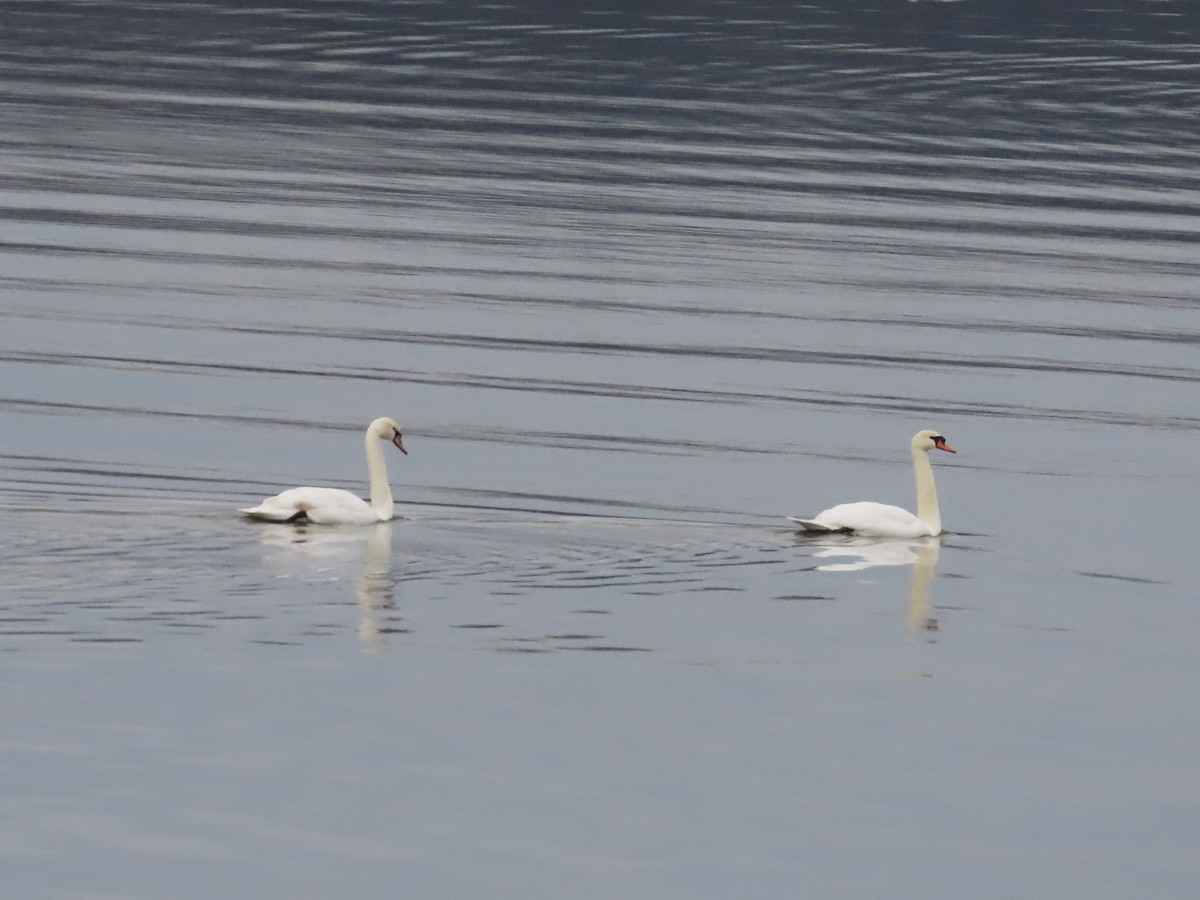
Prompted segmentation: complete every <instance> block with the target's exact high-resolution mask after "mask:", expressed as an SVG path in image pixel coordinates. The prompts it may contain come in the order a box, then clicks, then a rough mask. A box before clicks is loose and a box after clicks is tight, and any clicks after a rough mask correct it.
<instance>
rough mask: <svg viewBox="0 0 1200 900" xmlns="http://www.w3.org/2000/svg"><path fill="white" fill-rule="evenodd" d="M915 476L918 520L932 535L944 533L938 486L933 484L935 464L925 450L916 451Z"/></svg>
mask: <svg viewBox="0 0 1200 900" xmlns="http://www.w3.org/2000/svg"><path fill="white" fill-rule="evenodd" d="M912 458H913V474H915V475H916V477H917V518H918V519H920V520H921V524H922V525H924V526H925V527H926V528H928V529H929V533H930V534H941V533H942V514H941V511H940V510H939V509H938V498H937V486H936V485H935V484H934V483H933V464H932V463H930V462H929V454H928V453H927V452H925V451H924V450H916V449H914V450H913V452H912Z"/></svg>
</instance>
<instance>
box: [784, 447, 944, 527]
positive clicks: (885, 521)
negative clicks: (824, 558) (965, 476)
mask: <svg viewBox="0 0 1200 900" xmlns="http://www.w3.org/2000/svg"><path fill="white" fill-rule="evenodd" d="M934 449H937V450H945V451H946V452H947V453H954V452H955V451H954V448H953V447H951V446H950V445H949V444H947V443H946V439H945V438H944V437H942V436H941V435H940V434H938V433H937V432H936V431H933V430H931V429H926V430H924V431H918V432H917V433H916V434H915V435H914V436H913V439H912V461H913V472H914V474H915V475H916V477H917V514H916V515H915V516H914V515H913V514H912V513H910V512H909V511H908V510H907V509H901V508H900V507H899V506H888V505H887V504H886V503H871V502H870V501H864V502H860V503H843V504H841V505H839V506H833V507H830V508H829V509H827V510H825V511H824V512H820V513H817V514H816V515H815V516H813V517H812V518H811V519H798V518H796V517H795V516H788V518H789V519H791V521H793V522H795V523H797V524H798V525H801V526H802V527H803V528H804V530H805V531H814V532H829V531H843V532H849V533H851V534H861V535H863V536H864V537H897V538H915V537H926V536H928V535H934V534H941V533H942V516H941V513H940V512H939V511H938V498H937V487H936V486H935V485H934V483H933V466H932V465H930V463H929V451H930V450H934Z"/></svg>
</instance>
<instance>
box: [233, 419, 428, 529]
mask: <svg viewBox="0 0 1200 900" xmlns="http://www.w3.org/2000/svg"><path fill="white" fill-rule="evenodd" d="M366 441H367V472H368V473H370V476H371V502H370V503H367V502H366V501H365V500H363V499H362V498H361V497H357V496H355V495H354V494H352V493H350V492H349V491H343V490H340V489H339V488H319V487H298V488H292V489H291V490H290V491H284V492H283V493H282V494H276V495H275V496H274V497H268V498H267V499H266V500H264V501H263V502H262V503H260V504H259V505H258V506H252V507H250V508H249V509H240V510H238V512H242V513H245V514H246V515H248V516H250V517H251V518H253V519H267V520H269V521H271V522H292V521H295V520H297V519H307V520H308V521H309V522H314V523H316V524H317V525H372V524H374V523H376V522H386V521H388V520H389V519H390V518H392V505H393V504H392V489H391V488H390V487H389V486H388V477H387V467H386V465H385V464H384V461H383V449H382V448H381V447H380V446H379V441H391V442H392V443H393V444H395V445H396V448H397V449H398V450H399V451H400V452H401V453H403V454H404V455H405V456H407V455H408V451H407V450H405V449H404V441H403V440H402V439H401V437H400V426H399V425H397V424H396V423H395V422H394V421H393V420H392V419H376V420H375V421H374V422H372V423H371V424H370V425H368V426H367V438H366Z"/></svg>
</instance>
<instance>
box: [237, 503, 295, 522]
mask: <svg viewBox="0 0 1200 900" xmlns="http://www.w3.org/2000/svg"><path fill="white" fill-rule="evenodd" d="M238 512H240V513H241V514H242V515H244V516H248V517H249V518H251V519H259V520H261V521H264V522H291V521H292V520H293V519H299V518H303V517H304V515H305V513H304V510H302V509H280V508H279V507H277V506H267V505H266V504H263V505H262V506H251V507H248V508H247V509H239V510H238Z"/></svg>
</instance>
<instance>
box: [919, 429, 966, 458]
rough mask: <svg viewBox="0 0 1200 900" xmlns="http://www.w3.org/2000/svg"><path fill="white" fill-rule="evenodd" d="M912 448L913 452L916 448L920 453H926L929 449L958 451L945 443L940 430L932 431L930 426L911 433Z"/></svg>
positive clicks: (949, 451)
mask: <svg viewBox="0 0 1200 900" xmlns="http://www.w3.org/2000/svg"><path fill="white" fill-rule="evenodd" d="M912 448H913V452H914V453H915V452H916V451H918V450H920V451H921V452H922V453H928V452H929V451H930V450H945V451H946V452H947V453H957V452H958V451H956V450H955V449H954V448H953V447H951V446H950V445H949V444H947V443H946V439H945V438H944V437H943V436H942V434H941V432H939V431H934V430H933V429H932V428H926V429H925V430H924V431H918V432H917V433H916V434H915V435H913V439H912Z"/></svg>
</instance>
